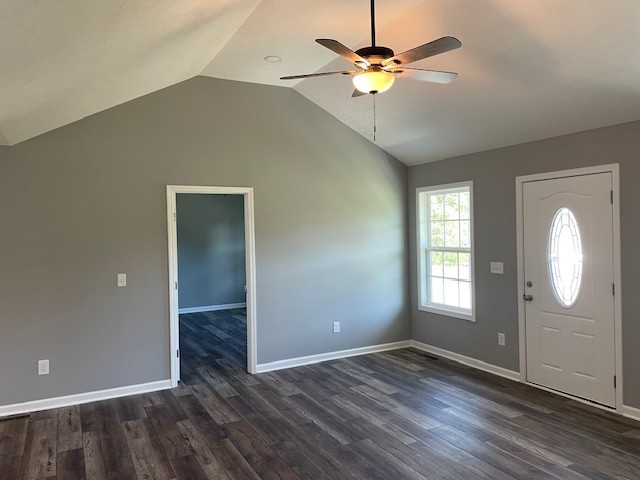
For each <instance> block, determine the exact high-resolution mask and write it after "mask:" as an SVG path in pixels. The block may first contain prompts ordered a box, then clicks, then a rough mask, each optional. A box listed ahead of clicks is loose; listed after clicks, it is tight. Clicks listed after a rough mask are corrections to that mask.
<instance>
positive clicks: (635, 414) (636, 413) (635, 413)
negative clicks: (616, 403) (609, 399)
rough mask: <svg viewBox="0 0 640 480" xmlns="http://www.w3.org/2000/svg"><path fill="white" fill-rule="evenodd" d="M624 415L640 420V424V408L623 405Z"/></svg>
mask: <svg viewBox="0 0 640 480" xmlns="http://www.w3.org/2000/svg"><path fill="white" fill-rule="evenodd" d="M622 415H624V416H625V417H628V418H631V419H633V420H638V421H639V422H640V408H636V407H630V406H629V405H623V406H622Z"/></svg>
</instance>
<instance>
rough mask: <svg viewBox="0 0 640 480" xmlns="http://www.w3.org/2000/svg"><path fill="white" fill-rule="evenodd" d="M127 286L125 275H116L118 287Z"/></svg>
mask: <svg viewBox="0 0 640 480" xmlns="http://www.w3.org/2000/svg"><path fill="white" fill-rule="evenodd" d="M126 286H127V274H126V273H119V274H118V287H126Z"/></svg>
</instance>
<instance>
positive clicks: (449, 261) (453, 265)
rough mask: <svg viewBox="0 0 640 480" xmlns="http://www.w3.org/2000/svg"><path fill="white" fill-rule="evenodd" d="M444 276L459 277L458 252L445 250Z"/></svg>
mask: <svg viewBox="0 0 640 480" xmlns="http://www.w3.org/2000/svg"><path fill="white" fill-rule="evenodd" d="M444 276H445V277H449V278H458V254H457V253H456V252H445V254H444Z"/></svg>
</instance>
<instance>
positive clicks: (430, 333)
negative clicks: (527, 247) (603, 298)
mask: <svg viewBox="0 0 640 480" xmlns="http://www.w3.org/2000/svg"><path fill="white" fill-rule="evenodd" d="M639 159H640V122H633V123H627V124H623V125H617V126H613V127H607V128H602V129H597V130H591V131H587V132H581V133H576V134H573V135H566V136H562V137H557V138H552V139H548V140H541V141H538V142H532V143H526V144H522V145H516V146H512V147H506V148H501V149H497V150H491V151H487V152H481V153H476V154H472V155H465V156H461V157H456V158H451V159H448V160H446V161H442V162H436V163H430V164H424V165H420V166H416V167H411V168H410V169H409V176H408V180H409V183H408V205H409V255H410V265H411V270H410V276H411V280H410V285H411V300H410V301H411V303H410V309H411V327H412V338H413V339H414V340H418V341H420V342H424V343H428V344H430V345H434V346H436V347H440V348H444V349H447V350H450V351H453V352H457V353H460V354H463V355H467V356H470V357H473V358H477V359H480V360H484V361H486V362H489V363H492V364H495V365H499V366H501V367H505V368H509V369H512V370H518V369H519V366H518V362H519V357H518V296H517V279H516V268H517V265H516V223H515V222H516V207H515V177H516V176H520V175H528V174H533V173H541V172H552V171H557V170H565V169H569V168H577V167H584V166H590V165H602V164H607V163H619V164H620V175H621V187H620V189H621V215H622V219H621V223H622V282H623V285H622V295H623V297H622V300H623V306H622V314H623V339H624V347H623V364H624V365H623V368H624V398H625V404H627V405H632V406H635V407H640V352H639V351H638V348H637V343H638V339H640V322H638V315H639V313H638V312H640V295H638V293H637V292H638V291H640V276H639V275H638V272H639V271H640V255H638V253H637V248H638V245H640V222H638V206H639V205H640V189H639V188H638V185H637V183H638V179H639V178H640V161H639ZM463 180H473V181H474V197H475V198H474V213H475V255H476V263H475V265H476V308H477V314H476V317H477V322H476V323H470V322H467V321H464V320H459V319H455V318H449V317H444V316H440V315H435V314H430V313H427V312H421V311H419V310H418V308H417V304H418V300H417V287H416V275H417V272H416V268H415V265H416V222H415V212H416V207H415V190H416V188H417V187H422V186H426V185H438V184H445V183H451V182H458V181H463ZM492 260H495V261H502V262H504V269H505V272H504V275H491V274H490V273H489V262H490V261H492ZM498 332H505V333H506V339H507V345H506V347H499V346H498V343H497V335H498Z"/></svg>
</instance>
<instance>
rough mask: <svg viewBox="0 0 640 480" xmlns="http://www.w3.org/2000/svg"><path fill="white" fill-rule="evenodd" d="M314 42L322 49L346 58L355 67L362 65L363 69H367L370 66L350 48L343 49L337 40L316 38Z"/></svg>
mask: <svg viewBox="0 0 640 480" xmlns="http://www.w3.org/2000/svg"><path fill="white" fill-rule="evenodd" d="M316 42H318V43H319V44H320V45H322V46H323V47H326V48H328V49H329V50H331V51H333V52H336V53H337V54H338V55H340V56H341V57H344V58H346V59H347V60H349V61H350V62H351V63H353V64H355V65H357V66H360V65H362V66H363V67H368V66H369V65H370V63H369V62H368V61H367V60H365V59H364V58H362V57H361V56H360V55H358V54H357V53H356V52H354V51H353V50H351V49H350V48H348V47H345V46H344V45H343V44H341V43H340V42H338V41H337V40H332V39H330V38H317V39H316Z"/></svg>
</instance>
